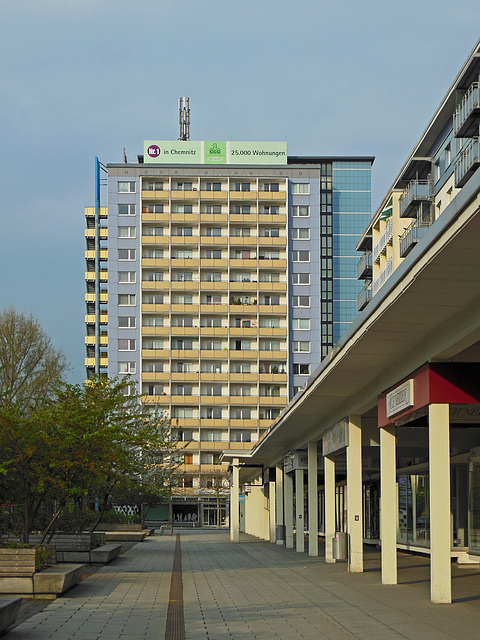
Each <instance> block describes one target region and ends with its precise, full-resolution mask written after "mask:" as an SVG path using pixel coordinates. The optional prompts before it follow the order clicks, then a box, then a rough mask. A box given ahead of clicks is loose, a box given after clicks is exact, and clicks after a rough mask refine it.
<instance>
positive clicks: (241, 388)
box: [231, 384, 252, 396]
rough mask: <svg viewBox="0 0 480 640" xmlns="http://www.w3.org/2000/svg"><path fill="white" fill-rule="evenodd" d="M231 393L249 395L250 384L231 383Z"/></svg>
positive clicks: (250, 393) (250, 391) (250, 392)
mask: <svg viewBox="0 0 480 640" xmlns="http://www.w3.org/2000/svg"><path fill="white" fill-rule="evenodd" d="M231 395H232V396H251V395H252V388H251V387H250V385H246V384H245V385H243V384H239V385H233V386H232V387H231Z"/></svg>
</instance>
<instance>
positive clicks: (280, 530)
mask: <svg viewBox="0 0 480 640" xmlns="http://www.w3.org/2000/svg"><path fill="white" fill-rule="evenodd" d="M275 539H276V540H277V542H278V541H283V540H285V525H284V524H277V529H276V538H275Z"/></svg>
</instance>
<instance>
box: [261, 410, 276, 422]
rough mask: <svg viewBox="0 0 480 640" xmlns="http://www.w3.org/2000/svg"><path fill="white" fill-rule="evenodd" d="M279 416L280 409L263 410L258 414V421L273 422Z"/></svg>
mask: <svg viewBox="0 0 480 640" xmlns="http://www.w3.org/2000/svg"><path fill="white" fill-rule="evenodd" d="M279 415H280V409H264V410H263V412H262V413H261V414H260V420H275V419H276V418H278V416H279Z"/></svg>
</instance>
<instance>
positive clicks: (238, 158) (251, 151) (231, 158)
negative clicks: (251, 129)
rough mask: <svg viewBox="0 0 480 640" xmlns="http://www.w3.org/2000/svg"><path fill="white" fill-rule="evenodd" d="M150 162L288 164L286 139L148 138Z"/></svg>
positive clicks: (146, 156)
mask: <svg viewBox="0 0 480 640" xmlns="http://www.w3.org/2000/svg"><path fill="white" fill-rule="evenodd" d="M143 161H144V162H145V163H146V164H210V165H212V164H262V165H279V164H282V165H283V164H287V143H286V142H231V141H226V142H225V141H218V140H217V141H204V140H145V141H144V143H143Z"/></svg>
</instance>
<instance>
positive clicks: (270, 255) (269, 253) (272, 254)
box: [258, 249, 280, 260]
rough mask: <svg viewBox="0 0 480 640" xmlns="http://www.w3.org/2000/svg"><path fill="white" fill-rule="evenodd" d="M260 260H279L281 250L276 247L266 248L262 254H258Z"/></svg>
mask: <svg viewBox="0 0 480 640" xmlns="http://www.w3.org/2000/svg"><path fill="white" fill-rule="evenodd" d="M258 257H259V259H260V260H279V259H280V251H277V250H275V249H264V251H263V253H262V255H259V256H258Z"/></svg>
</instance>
